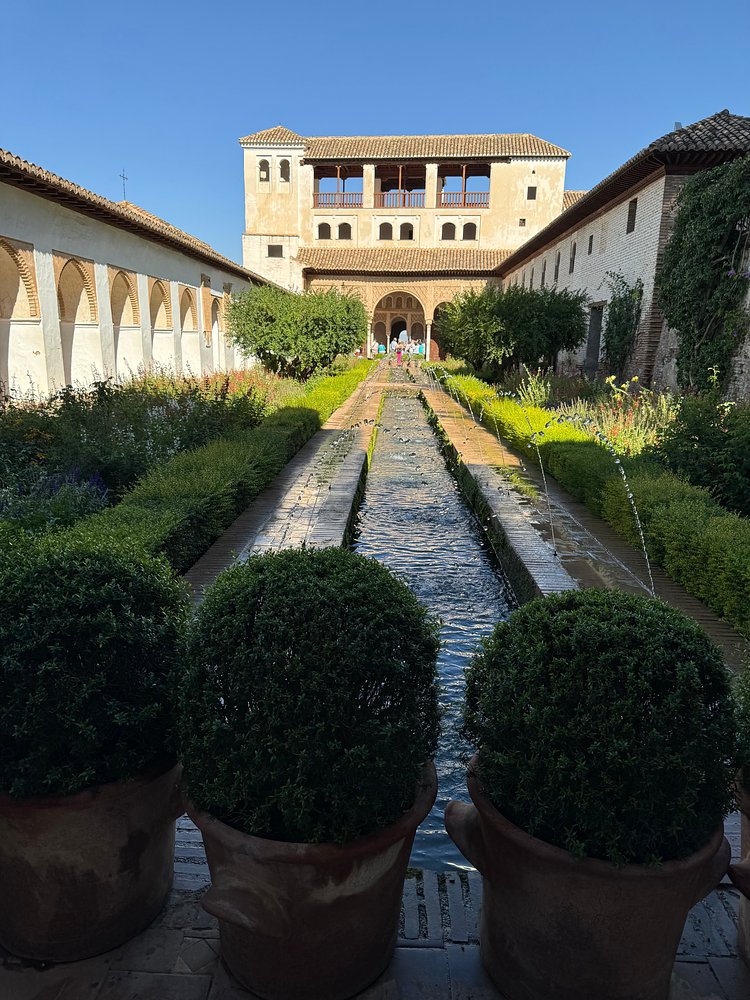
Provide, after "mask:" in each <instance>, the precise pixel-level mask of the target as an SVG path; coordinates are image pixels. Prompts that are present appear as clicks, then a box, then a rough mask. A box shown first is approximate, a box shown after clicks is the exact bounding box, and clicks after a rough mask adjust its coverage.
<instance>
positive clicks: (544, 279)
mask: <svg viewBox="0 0 750 1000" xmlns="http://www.w3.org/2000/svg"><path fill="white" fill-rule="evenodd" d="M546 283H547V259H546V258H545V259H544V260H543V261H542V277H541V280H540V282H539V284H540V286H541V287H542V288H544V286H545V285H546Z"/></svg>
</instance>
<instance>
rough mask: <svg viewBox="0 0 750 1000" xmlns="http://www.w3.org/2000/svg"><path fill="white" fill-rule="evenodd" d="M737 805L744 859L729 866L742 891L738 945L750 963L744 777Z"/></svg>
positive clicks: (748, 806)
mask: <svg viewBox="0 0 750 1000" xmlns="http://www.w3.org/2000/svg"><path fill="white" fill-rule="evenodd" d="M737 806H738V808H739V810H740V812H741V813H742V841H741V843H742V847H741V848H740V850H741V852H742V860H741V861H740V862H738V863H737V864H736V865H730V866H729V877H730V878H731V880H732V882H733V883H734V885H735V886H736V887H737V888H738V889H739V890H740V892H741V893H742V898H741V899H740V920H739V929H738V932H737V947H738V950H739V953H740V955H742V957H743V958H744V960H745V961H746V962H747V964H748V965H750V792H749V791H748V790H747V788H746V787H745V784H744V779H743V778H742V777H741V778H740V780H739V781H738V782H737Z"/></svg>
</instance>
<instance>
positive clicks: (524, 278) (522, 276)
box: [521, 271, 526, 288]
mask: <svg viewBox="0 0 750 1000" xmlns="http://www.w3.org/2000/svg"><path fill="white" fill-rule="evenodd" d="M525 287H526V272H525V271H524V272H523V274H522V275H521V288H525Z"/></svg>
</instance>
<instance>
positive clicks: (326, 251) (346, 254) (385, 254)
mask: <svg viewBox="0 0 750 1000" xmlns="http://www.w3.org/2000/svg"><path fill="white" fill-rule="evenodd" d="M509 254H510V250H476V249H474V248H472V247H467V248H464V247H445V248H443V247H441V248H439V249H423V248H421V247H375V248H372V249H369V248H366V247H361V248H356V247H353V248H351V249H349V248H346V249H341V248H339V247H306V248H302V249H301V250H299V251H298V253H297V260H298V261H299V262H300V263H301V264H302V265H303V266H304V267H305V269H307V270H310V271H317V272H327V273H330V274H339V273H342V272H355V273H358V274H414V273H419V274H470V273H474V272H476V273H480V274H487V273H489V272H491V271H492V270H493V269H494V268H496V267H497V266H498V265H499V264H500V263H502V261H503V260H504V259H505V258H506V257H507V256H508V255H509Z"/></svg>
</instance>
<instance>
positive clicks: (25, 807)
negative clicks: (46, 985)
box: [0, 765, 182, 962]
mask: <svg viewBox="0 0 750 1000" xmlns="http://www.w3.org/2000/svg"><path fill="white" fill-rule="evenodd" d="M181 770H182V769H181V767H180V766H179V765H176V766H174V767H170V768H169V769H168V770H166V771H165V770H163V769H160V770H159V771H156V772H150V773H148V774H145V775H143V776H142V777H140V778H136V779H135V780H134V781H127V782H115V783H112V784H107V785H99V786H96V787H94V788H90V789H87V790H86V791H84V792H80V793H79V794H77V795H63V796H53V797H44V798H42V797H40V798H31V799H12V798H10V797H8V796H6V795H3V796H0V885H1V886H2V888H3V905H2V907H1V908H0V945H1V946H2V947H3V948H5V949H6V950H7V951H9V952H10V953H11V954H13V955H17V956H19V957H21V958H29V959H37V960H40V961H50V962H73V961H77V960H79V959H83V958H90V957H91V956H92V955H99V954H101V953H102V952H105V951H109V950H110V949H111V948H116V947H117V946H118V945H121V944H122V943H123V942H125V941H127V940H128V939H129V938H131V937H133V936H134V935H135V934H137V933H138V932H139V931H140V930H142V929H143V928H144V927H146V926H147V925H148V924H149V923H150V922H151V921H152V920H153V918H154V917H155V916H156V914H157V913H158V912H159V910H160V909H161V908H162V906H163V905H164V901H165V899H166V895H167V893H168V891H169V887H170V886H171V884H172V867H173V858H174V829H175V819H176V818H177V816H179V815H180V813H181V812H182V804H181V796H180V793H179V787H178V786H179V779H180V773H181Z"/></svg>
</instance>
